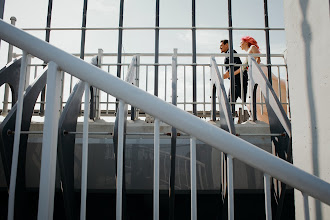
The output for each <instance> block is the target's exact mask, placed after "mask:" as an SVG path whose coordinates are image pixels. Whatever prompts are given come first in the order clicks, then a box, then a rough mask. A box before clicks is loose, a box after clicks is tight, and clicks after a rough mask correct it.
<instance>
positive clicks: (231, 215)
mask: <svg viewBox="0 0 330 220" xmlns="http://www.w3.org/2000/svg"><path fill="white" fill-rule="evenodd" d="M227 167H228V171H227V172H228V173H227V175H228V219H229V220H234V175H233V157H232V156H231V155H227Z"/></svg>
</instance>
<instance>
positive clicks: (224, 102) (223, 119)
mask: <svg viewBox="0 0 330 220" xmlns="http://www.w3.org/2000/svg"><path fill="white" fill-rule="evenodd" d="M210 61H211V83H212V88H211V89H212V90H213V86H215V88H216V89H217V91H212V105H213V111H212V114H213V117H214V116H215V105H216V101H215V97H214V96H215V93H216V94H217V95H218V98H219V107H220V125H221V128H222V129H224V130H226V131H228V132H230V133H231V134H234V135H235V134H236V131H235V126H234V120H233V117H232V114H231V110H230V106H229V102H228V98H227V94H226V90H225V86H224V83H223V78H222V76H221V75H220V71H219V69H218V65H217V62H216V61H215V58H214V57H211V60H210ZM218 87H219V88H218Z"/></svg>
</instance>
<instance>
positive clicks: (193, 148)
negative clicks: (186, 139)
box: [190, 137, 197, 220]
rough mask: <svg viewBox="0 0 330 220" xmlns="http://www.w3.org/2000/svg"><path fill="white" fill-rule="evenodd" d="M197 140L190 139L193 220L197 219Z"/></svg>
mask: <svg viewBox="0 0 330 220" xmlns="http://www.w3.org/2000/svg"><path fill="white" fill-rule="evenodd" d="M196 162H197V161H196V138H195V137H191V138H190V182H191V189H190V190H191V219H192V220H196V219H197V182H196Z"/></svg>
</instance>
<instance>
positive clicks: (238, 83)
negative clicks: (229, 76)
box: [224, 50, 248, 102]
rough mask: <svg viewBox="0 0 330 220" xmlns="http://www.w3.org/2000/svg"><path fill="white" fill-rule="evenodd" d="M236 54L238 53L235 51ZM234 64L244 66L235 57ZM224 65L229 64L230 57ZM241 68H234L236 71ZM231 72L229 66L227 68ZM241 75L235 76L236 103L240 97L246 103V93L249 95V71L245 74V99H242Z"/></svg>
mask: <svg viewBox="0 0 330 220" xmlns="http://www.w3.org/2000/svg"><path fill="white" fill-rule="evenodd" d="M226 53H229V50H227V52H226ZM234 53H237V52H236V51H235V50H234ZM234 63H235V64H242V61H241V59H240V58H239V57H234ZM224 64H229V57H226V58H225V61H224ZM239 68H240V67H239V66H234V71H235V70H237V69H239ZM227 70H229V66H226V71H227ZM240 74H241V73H239V74H237V75H235V100H234V101H235V102H236V100H237V98H238V97H240V98H241V99H242V100H243V101H244V102H245V101H246V93H247V84H248V74H247V71H244V72H243V90H244V94H243V95H244V99H243V98H242V97H241V76H240ZM228 94H229V101H230V90H229V93H228Z"/></svg>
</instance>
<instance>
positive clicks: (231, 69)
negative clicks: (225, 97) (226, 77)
mask: <svg viewBox="0 0 330 220" xmlns="http://www.w3.org/2000/svg"><path fill="white" fill-rule="evenodd" d="M228 27H229V29H228V32H229V73H230V102H231V103H232V105H231V111H232V113H234V112H235V104H233V102H235V77H234V66H233V65H232V63H234V50H233V29H232V27H233V20H232V8H231V0H228Z"/></svg>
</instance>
